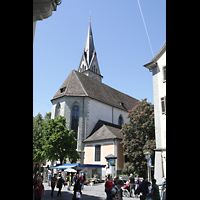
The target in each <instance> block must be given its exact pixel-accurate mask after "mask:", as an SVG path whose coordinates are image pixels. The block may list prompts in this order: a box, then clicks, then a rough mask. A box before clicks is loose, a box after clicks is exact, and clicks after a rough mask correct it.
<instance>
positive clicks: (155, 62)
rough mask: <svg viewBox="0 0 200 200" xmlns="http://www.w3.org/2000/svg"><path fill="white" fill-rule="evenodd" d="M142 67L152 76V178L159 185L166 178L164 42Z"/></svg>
mask: <svg viewBox="0 0 200 200" xmlns="http://www.w3.org/2000/svg"><path fill="white" fill-rule="evenodd" d="M144 67H146V68H148V69H149V71H150V72H152V75H153V95H154V113H155V137H156V149H155V169H154V177H155V179H157V182H158V183H161V182H162V177H163V176H164V177H166V42H165V43H164V45H163V46H162V47H161V49H160V50H159V51H158V53H157V54H156V55H155V56H154V57H153V59H152V60H151V62H149V63H147V64H145V65H144Z"/></svg>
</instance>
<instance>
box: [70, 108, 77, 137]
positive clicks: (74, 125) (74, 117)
mask: <svg viewBox="0 0 200 200" xmlns="http://www.w3.org/2000/svg"><path fill="white" fill-rule="evenodd" d="M78 118H79V107H78V106H77V105H75V106H73V108H72V123H71V129H72V130H73V131H74V132H75V138H76V139H77V133H78Z"/></svg>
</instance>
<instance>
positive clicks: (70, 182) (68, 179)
mask: <svg viewBox="0 0 200 200" xmlns="http://www.w3.org/2000/svg"><path fill="white" fill-rule="evenodd" d="M67 184H68V190H70V188H71V185H72V174H71V173H70V174H69V176H68V177H67Z"/></svg>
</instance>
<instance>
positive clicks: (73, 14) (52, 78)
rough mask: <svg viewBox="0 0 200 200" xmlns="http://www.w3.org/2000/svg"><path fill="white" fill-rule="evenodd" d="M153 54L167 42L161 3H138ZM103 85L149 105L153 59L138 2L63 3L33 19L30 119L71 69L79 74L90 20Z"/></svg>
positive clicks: (48, 105)
mask: <svg viewBox="0 0 200 200" xmlns="http://www.w3.org/2000/svg"><path fill="white" fill-rule="evenodd" d="M140 6H141V9H142V12H143V16H144V19H145V22H146V27H147V30H148V34H149V37H150V41H151V45H152V49H153V53H154V55H155V54H156V53H157V52H158V50H159V49H160V48H161V47H162V45H163V44H164V42H165V41H166V0H140ZM90 13H91V25H92V32H93V38H94V44H95V49H96V52H97V58H98V62H99V67H100V71H101V74H102V75H103V80H102V82H103V83H105V84H106V85H109V86H110V87H113V88H115V89H116V90H119V91H121V92H123V93H125V94H128V95H130V96H132V97H134V98H136V99H138V100H141V99H144V98H147V101H149V102H152V103H153V82H152V74H151V72H149V70H148V69H146V68H145V67H143V65H144V64H146V63H148V62H149V61H150V60H151V59H152V52H151V49H150V46H149V41H148V38H147V35H146V32H145V28H144V24H143V21H142V17H141V13H140V10H139V6H138V1H137V0H101V1H100V0H99V1H98V0H73V1H72V0H71V1H70V0H63V1H62V3H61V5H60V6H58V7H57V11H53V14H52V16H51V17H49V18H47V19H44V20H42V21H37V23H36V30H35V37H34V42H33V116H36V115H37V114H38V113H41V114H42V115H43V116H44V115H45V113H46V112H51V101H50V99H52V97H53V96H54V94H55V93H56V92H57V90H58V89H59V87H60V86H61V85H62V83H63V82H64V80H65V79H66V78H67V76H68V75H69V73H70V72H71V70H72V69H75V70H78V66H79V63H80V59H81V56H82V52H83V49H84V45H85V42H86V37H87V30H88V25H89V16H90Z"/></svg>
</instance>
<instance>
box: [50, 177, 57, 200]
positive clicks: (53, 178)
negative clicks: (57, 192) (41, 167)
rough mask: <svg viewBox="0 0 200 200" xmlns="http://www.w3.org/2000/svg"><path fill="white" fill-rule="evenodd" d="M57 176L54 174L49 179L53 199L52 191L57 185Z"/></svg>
mask: <svg viewBox="0 0 200 200" xmlns="http://www.w3.org/2000/svg"><path fill="white" fill-rule="evenodd" d="M56 176H57V174H54V177H51V196H52V197H53V191H54V188H55V185H56V183H57V177H56Z"/></svg>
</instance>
